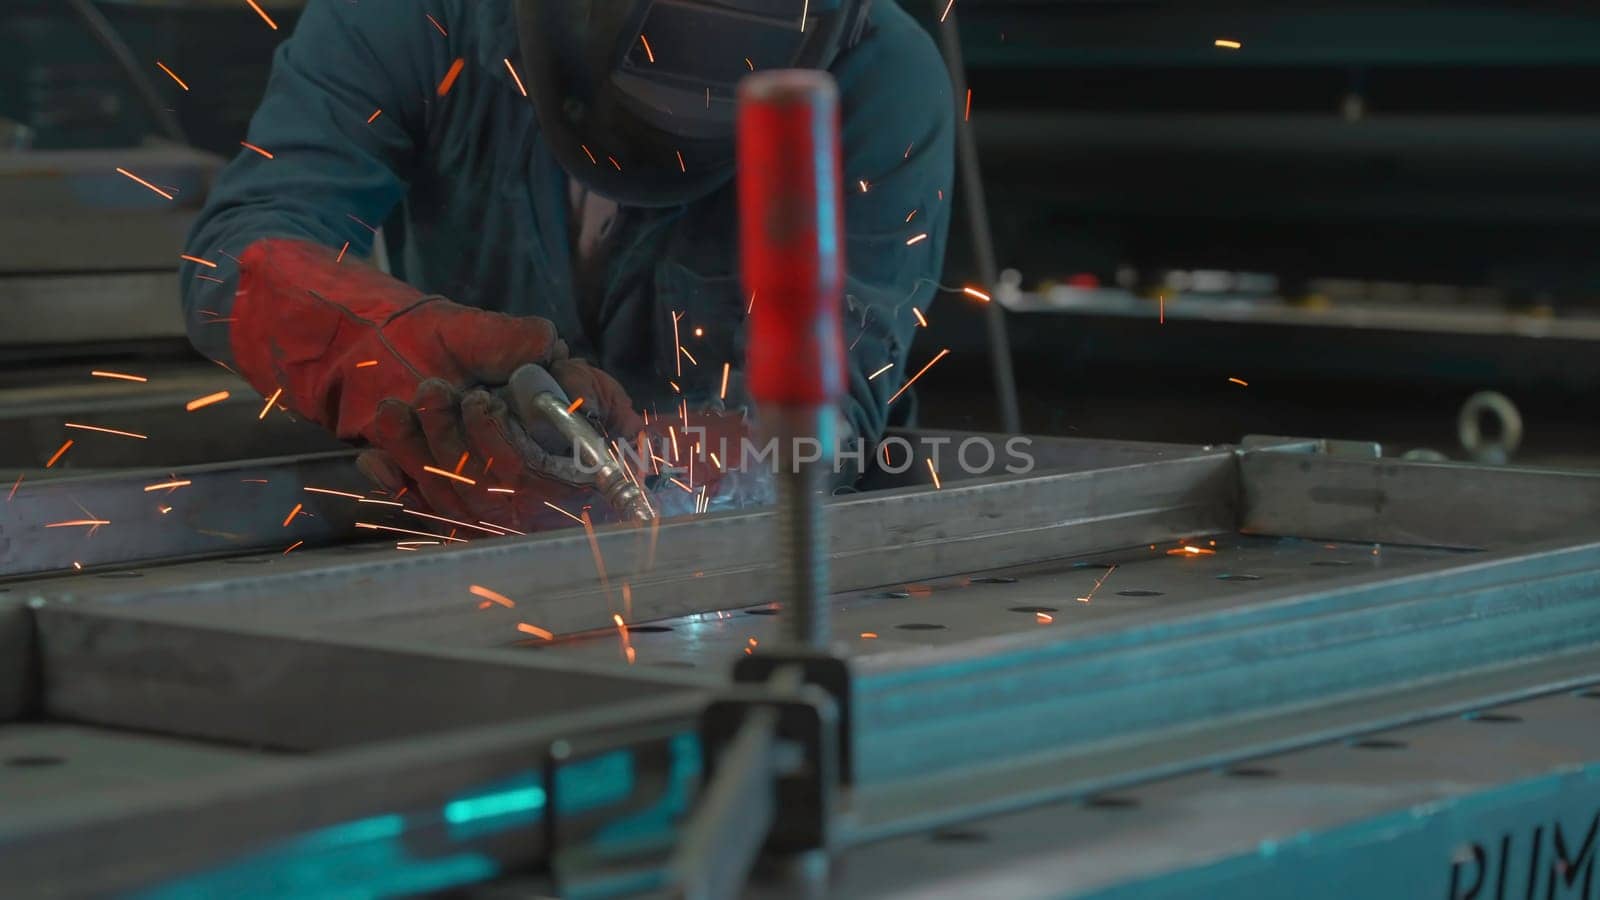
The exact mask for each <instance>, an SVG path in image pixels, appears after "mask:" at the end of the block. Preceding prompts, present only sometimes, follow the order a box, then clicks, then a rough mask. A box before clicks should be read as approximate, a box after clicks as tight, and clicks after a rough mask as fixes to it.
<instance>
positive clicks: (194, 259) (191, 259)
mask: <svg viewBox="0 0 1600 900" xmlns="http://www.w3.org/2000/svg"><path fill="white" fill-rule="evenodd" d="M178 258H179V259H187V260H188V261H189V262H192V263H196V264H198V265H202V266H205V267H207V268H210V269H215V268H216V267H217V264H216V263H214V262H212V261H211V260H209V259H201V258H200V257H198V256H190V255H189V254H187V253H179V254H178Z"/></svg>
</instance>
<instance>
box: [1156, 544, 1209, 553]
mask: <svg viewBox="0 0 1600 900" xmlns="http://www.w3.org/2000/svg"><path fill="white" fill-rule="evenodd" d="M1167 555H1168V556H1216V555H1217V551H1215V550H1211V549H1208V548H1206V547H1196V546H1194V545H1192V544H1185V545H1183V546H1182V547H1175V548H1173V549H1171V550H1168V551H1167Z"/></svg>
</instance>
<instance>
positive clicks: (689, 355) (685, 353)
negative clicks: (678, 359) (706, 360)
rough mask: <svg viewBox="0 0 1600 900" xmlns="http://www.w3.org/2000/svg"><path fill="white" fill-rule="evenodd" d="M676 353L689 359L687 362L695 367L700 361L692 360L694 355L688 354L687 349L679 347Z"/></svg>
mask: <svg viewBox="0 0 1600 900" xmlns="http://www.w3.org/2000/svg"><path fill="white" fill-rule="evenodd" d="M678 352H679V353H682V354H683V355H684V356H687V357H689V362H691V363H693V364H694V365H697V366H698V365H700V361H699V360H698V359H695V358H694V354H693V353H690V352H689V348H688V347H679V348H678Z"/></svg>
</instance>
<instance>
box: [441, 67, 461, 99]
mask: <svg viewBox="0 0 1600 900" xmlns="http://www.w3.org/2000/svg"><path fill="white" fill-rule="evenodd" d="M466 66H467V61H466V60H465V59H462V58H460V57H457V58H456V61H455V62H453V63H451V64H450V70H449V71H448V72H445V73H444V80H443V81H441V82H439V89H438V94H439V96H441V97H443V96H444V95H445V94H448V93H450V89H451V88H453V87H455V84H456V79H457V78H459V77H461V70H462V69H464V68H466Z"/></svg>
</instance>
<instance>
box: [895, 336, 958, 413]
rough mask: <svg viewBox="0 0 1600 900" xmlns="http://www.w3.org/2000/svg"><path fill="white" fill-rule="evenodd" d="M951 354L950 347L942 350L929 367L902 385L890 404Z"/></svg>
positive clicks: (926, 366)
mask: <svg viewBox="0 0 1600 900" xmlns="http://www.w3.org/2000/svg"><path fill="white" fill-rule="evenodd" d="M949 353H950V348H948V347H946V348H945V349H943V350H940V351H939V352H938V353H937V354H936V355H935V356H934V357H933V359H930V360H928V364H927V365H925V366H923V367H922V368H921V369H920V370H918V371H917V374H915V375H913V376H911V380H910V381H907V382H906V383H905V384H902V385H900V390H898V391H895V392H894V396H893V397H890V398H889V402H890V403H893V402H894V401H895V400H897V399H898V398H899V397H900V395H901V394H904V393H905V392H906V389H907V388H909V387H911V385H913V384H915V383H916V380H917V379H918V378H921V377H922V373H924V372H926V371H928V370H929V369H931V368H933V364H934V363H936V362H938V361H939V360H941V359H944V358H945V357H946V356H947V355H949Z"/></svg>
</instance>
